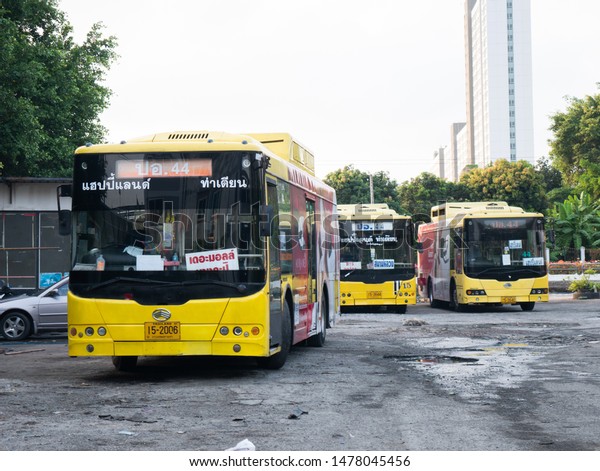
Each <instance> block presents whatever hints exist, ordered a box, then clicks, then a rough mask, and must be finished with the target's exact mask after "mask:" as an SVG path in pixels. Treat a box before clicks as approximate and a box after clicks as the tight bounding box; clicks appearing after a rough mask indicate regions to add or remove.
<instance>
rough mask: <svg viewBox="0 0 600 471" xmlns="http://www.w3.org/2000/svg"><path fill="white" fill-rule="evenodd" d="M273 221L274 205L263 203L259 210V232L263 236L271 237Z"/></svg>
mask: <svg viewBox="0 0 600 471" xmlns="http://www.w3.org/2000/svg"><path fill="white" fill-rule="evenodd" d="M272 221H273V206H271V205H268V204H261V205H260V208H259V211H258V234H259V235H260V236H261V237H271V222H272Z"/></svg>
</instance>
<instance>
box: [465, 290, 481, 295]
mask: <svg viewBox="0 0 600 471" xmlns="http://www.w3.org/2000/svg"><path fill="white" fill-rule="evenodd" d="M467 296H485V290H484V289H468V290H467Z"/></svg>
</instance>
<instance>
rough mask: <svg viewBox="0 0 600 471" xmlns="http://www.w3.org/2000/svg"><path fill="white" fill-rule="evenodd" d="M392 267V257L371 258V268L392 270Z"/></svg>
mask: <svg viewBox="0 0 600 471" xmlns="http://www.w3.org/2000/svg"><path fill="white" fill-rule="evenodd" d="M393 268H394V259H393V258H390V259H380V260H373V269H375V270H392V269H393Z"/></svg>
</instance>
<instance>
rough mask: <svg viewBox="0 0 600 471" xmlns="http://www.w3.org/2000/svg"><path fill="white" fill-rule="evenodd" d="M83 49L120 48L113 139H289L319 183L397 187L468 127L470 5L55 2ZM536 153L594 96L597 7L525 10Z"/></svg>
mask: <svg viewBox="0 0 600 471" xmlns="http://www.w3.org/2000/svg"><path fill="white" fill-rule="evenodd" d="M59 6H60V8H61V10H62V11H64V12H65V13H66V14H67V17H68V20H69V22H70V23H71V24H72V25H73V27H74V30H75V39H76V41H77V42H79V43H80V42H81V41H82V40H83V38H84V35H85V34H86V33H87V32H88V31H89V29H90V27H91V25H92V24H93V23H96V22H102V23H104V25H105V35H114V36H116V37H117V39H118V43H119V45H118V48H117V52H118V54H119V56H120V58H119V59H118V61H117V62H116V63H115V64H114V65H113V66H112V68H111V70H110V72H109V74H108V77H107V82H106V85H107V86H108V87H109V88H110V89H112V90H113V92H114V95H113V97H112V99H111V105H110V107H109V108H108V109H107V110H106V111H105V112H104V113H103V114H102V116H101V119H102V123H103V125H104V126H106V127H107V128H108V130H109V135H108V138H109V141H111V142H113V141H120V140H124V139H125V140H127V139H130V138H133V137H138V136H143V135H147V134H152V133H155V132H164V131H174V130H192V129H193V130H214V131H226V132H234V133H238V132H239V133H244V132H289V133H291V134H292V135H293V136H294V137H295V138H296V139H297V140H298V141H300V142H301V143H303V144H304V145H305V146H306V147H308V148H309V149H311V150H312V151H313V152H314V153H315V158H316V161H317V164H316V165H317V174H318V175H319V176H321V177H324V176H325V175H326V174H327V173H329V172H331V171H334V170H337V169H339V168H342V167H343V166H344V165H347V164H354V166H355V167H356V168H358V169H360V170H363V171H365V172H378V171H381V170H384V171H387V172H389V175H390V177H391V178H392V179H394V180H396V181H397V182H399V183H400V182H402V181H405V180H408V179H410V178H413V177H415V176H417V175H418V174H420V173H421V172H423V171H431V163H432V158H433V152H434V151H435V150H436V149H437V148H439V147H440V146H444V145H447V144H449V142H450V125H451V123H453V122H460V121H464V120H465V119H466V111H465V65H464V37H463V31H464V29H463V25H464V19H463V15H464V0H419V1H415V0H372V1H369V2H366V1H364V0H362V1H356V0H170V1H165V0H160V1H159V0H60V3H59ZM531 10H532V12H531V13H532V49H533V90H534V96H533V100H534V127H535V129H534V131H535V154H536V156H537V157H538V158H539V157H541V156H547V155H548V145H547V141H548V139H549V138H551V137H552V136H551V133H550V132H549V131H548V127H549V125H550V120H549V116H550V115H552V114H554V113H555V112H557V111H563V110H564V109H565V108H566V106H567V101H566V100H565V96H575V97H583V96H585V95H590V94H595V93H597V92H598V88H597V86H596V82H600V60H598V53H599V52H600V28H598V18H600V2H599V1H598V0H569V1H564V0H531Z"/></svg>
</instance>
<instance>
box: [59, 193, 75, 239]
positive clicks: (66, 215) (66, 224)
mask: <svg viewBox="0 0 600 471" xmlns="http://www.w3.org/2000/svg"><path fill="white" fill-rule="evenodd" d="M72 194H73V187H72V186H71V185H59V186H57V187H56V206H57V208H58V233H59V234H60V235H62V236H67V235H71V211H69V210H68V209H61V208H60V199H61V198H70V197H71V196H72Z"/></svg>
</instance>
